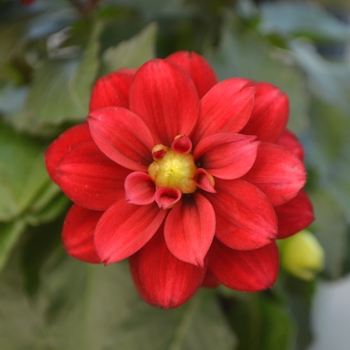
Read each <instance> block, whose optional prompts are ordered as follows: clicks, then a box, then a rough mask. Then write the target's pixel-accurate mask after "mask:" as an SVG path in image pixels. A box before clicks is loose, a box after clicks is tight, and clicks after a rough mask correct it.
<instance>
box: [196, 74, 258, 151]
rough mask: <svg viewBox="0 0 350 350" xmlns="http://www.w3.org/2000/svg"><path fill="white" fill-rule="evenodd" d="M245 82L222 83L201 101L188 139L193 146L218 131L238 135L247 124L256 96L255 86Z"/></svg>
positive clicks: (227, 81) (236, 79)
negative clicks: (194, 126)
mask: <svg viewBox="0 0 350 350" xmlns="http://www.w3.org/2000/svg"><path fill="white" fill-rule="evenodd" d="M248 83H249V80H247V79H239V78H231V79H227V80H224V81H222V82H220V83H218V84H216V85H215V86H214V87H213V88H212V89H211V90H210V91H209V92H208V93H207V94H206V95H205V96H204V97H203V98H202V99H201V103H200V106H201V109H200V114H199V118H198V124H197V126H196V129H195V130H194V132H193V135H192V137H191V139H192V141H193V143H194V144H197V143H198V142H199V141H200V140H201V139H202V138H204V137H205V136H208V135H211V134H215V133H217V132H219V131H224V132H238V131H240V130H241V129H242V128H243V127H244V126H245V125H246V123H247V122H248V120H249V118H250V115H251V112H252V110H253V106H254V94H255V87H249V86H248Z"/></svg>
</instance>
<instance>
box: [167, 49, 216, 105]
mask: <svg viewBox="0 0 350 350" xmlns="http://www.w3.org/2000/svg"><path fill="white" fill-rule="evenodd" d="M166 59H167V60H168V61H171V62H174V63H176V64H177V65H178V66H180V67H182V68H183V69H184V70H185V71H186V72H187V73H188V74H189V75H190V77H191V78H192V80H193V82H194V84H195V85H196V88H197V91H198V95H199V98H202V97H203V96H204V95H205V94H206V93H207V92H208V91H209V90H210V89H211V88H212V87H213V86H214V85H215V84H216V83H217V78H216V74H215V72H214V70H213V68H211V66H210V65H209V63H208V62H207V61H206V60H205V59H204V58H203V57H202V56H200V55H198V54H197V53H195V52H188V51H178V52H175V53H173V54H171V55H170V56H168V57H167V58H166Z"/></svg>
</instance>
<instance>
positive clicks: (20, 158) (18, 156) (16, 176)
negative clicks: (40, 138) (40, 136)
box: [0, 125, 50, 222]
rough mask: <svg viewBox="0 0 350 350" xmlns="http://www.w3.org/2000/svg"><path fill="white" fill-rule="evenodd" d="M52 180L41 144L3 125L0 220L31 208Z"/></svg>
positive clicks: (1, 130) (1, 129)
mask: <svg viewBox="0 0 350 350" xmlns="http://www.w3.org/2000/svg"><path fill="white" fill-rule="evenodd" d="M49 181H50V180H49V177H48V175H47V173H46V170H45V166H44V159H43V149H42V146H40V144H38V143H37V142H36V141H34V140H32V139H30V138H28V137H25V136H23V135H20V134H17V133H15V132H14V131H13V130H12V129H11V128H9V127H8V126H5V125H1V128H0V221H5V222H9V221H11V220H13V219H14V218H15V217H16V216H19V215H20V214H22V213H23V212H24V211H26V210H29V208H30V207H31V205H32V203H33V202H34V201H35V200H36V198H37V197H38V196H39V195H40V194H41V191H43V190H44V188H45V186H46V185H47V183H48V182H49Z"/></svg>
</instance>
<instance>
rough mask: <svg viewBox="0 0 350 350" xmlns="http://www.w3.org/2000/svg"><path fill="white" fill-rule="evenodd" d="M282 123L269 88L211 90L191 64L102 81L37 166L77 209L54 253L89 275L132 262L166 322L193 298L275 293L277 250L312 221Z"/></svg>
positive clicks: (284, 116) (281, 98) (197, 65)
mask: <svg viewBox="0 0 350 350" xmlns="http://www.w3.org/2000/svg"><path fill="white" fill-rule="evenodd" d="M287 120H288V98H287V96H286V95H285V94H284V93H283V92H281V91H280V90H279V89H278V88H276V87H274V86H272V85H270V84H267V83H257V82H254V81H250V80H247V79H238V78H232V79H227V80H224V81H222V82H217V79H216V76H215V73H214V71H213V70H212V68H211V67H210V66H209V64H208V63H207V62H206V61H205V60H204V58H203V57H201V56H199V55H197V54H195V53H187V52H177V53H175V54H173V55H171V56H169V57H168V58H166V59H165V60H162V59H155V60H151V61H148V62H147V63H145V64H144V65H143V66H141V67H140V68H139V69H137V70H120V71H118V72H116V73H112V74H110V75H108V76H105V77H102V78H100V79H99V80H98V81H97V83H96V85H95V86H94V89H93V91H92V96H91V102H90V113H89V117H88V119H87V122H85V123H83V124H82V125H78V126H75V127H73V128H71V129H69V130H67V131H66V132H65V133H63V134H62V135H61V136H60V137H59V138H58V139H57V140H55V141H54V142H53V143H52V145H51V146H50V147H49V149H48V151H47V153H46V166H47V170H48V172H49V174H50V176H51V177H52V179H53V181H55V182H56V183H57V184H58V185H59V186H60V187H61V189H62V190H63V192H64V193H65V194H66V195H67V196H68V197H69V198H70V199H71V200H72V201H73V202H74V204H73V206H72V208H71V209H70V211H69V212H68V215H67V217H66V220H65V223H64V227H63V242H64V246H65V249H66V250H67V252H68V254H70V255H71V256H73V257H75V258H77V259H80V260H83V261H87V262H91V263H104V264H110V263H115V262H118V261H121V260H123V259H126V258H129V263H130V268H131V273H132V276H133V279H134V282H135V285H136V287H137V289H138V291H139V293H140V294H141V296H142V297H143V298H144V299H145V300H146V301H147V302H148V303H150V304H152V305H158V306H161V307H163V308H171V307H176V306H179V305H181V304H183V303H184V302H186V301H187V300H188V299H189V298H190V297H191V296H192V295H193V294H194V293H195V292H196V290H197V289H198V288H199V287H200V286H201V285H204V286H211V287H214V286H217V285H218V284H220V283H221V284H224V285H225V286H227V287H229V288H232V289H236V290H241V291H250V292H253V291H259V290H263V289H266V288H270V287H272V285H273V283H274V282H275V280H276V277H277V273H278V266H279V259H278V250H277V246H276V243H275V240H276V239H278V238H284V237H288V236H290V235H292V234H294V233H296V232H298V231H300V230H301V229H302V228H304V227H306V226H308V225H309V224H310V222H311V221H312V220H313V212H312V206H311V203H310V201H309V199H308V197H307V195H306V193H305V192H304V191H303V190H302V187H303V186H304V184H305V181H306V173H305V169H304V166H303V162H302V158H303V148H302V146H301V144H300V143H299V142H298V140H297V139H296V137H295V136H294V135H293V134H292V133H291V132H289V131H287V130H286V124H287Z"/></svg>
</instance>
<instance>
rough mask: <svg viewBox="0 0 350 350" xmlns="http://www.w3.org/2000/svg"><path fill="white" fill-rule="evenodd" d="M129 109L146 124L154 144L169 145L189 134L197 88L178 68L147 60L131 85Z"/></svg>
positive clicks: (195, 114)
mask: <svg viewBox="0 0 350 350" xmlns="http://www.w3.org/2000/svg"><path fill="white" fill-rule="evenodd" d="M130 108H131V110H132V111H133V112H135V113H136V114H138V115H139V116H140V117H141V118H142V119H143V120H144V122H145V123H146V124H147V126H148V127H149V129H150V131H151V133H152V135H153V137H154V141H155V144H163V145H166V146H170V145H171V143H172V141H173V140H174V138H175V136H177V135H189V134H190V133H191V131H192V129H193V127H194V126H195V124H196V122H197V118H198V111H199V99H198V93H197V89H196V87H195V86H194V83H193V81H192V80H191V78H190V77H189V75H188V74H187V73H186V72H185V71H184V70H183V69H182V68H181V67H179V66H177V65H175V64H174V63H172V62H170V61H164V60H160V59H157V60H152V61H148V62H147V63H145V64H144V65H143V66H141V67H140V68H139V70H138V71H137V73H136V75H135V78H134V80H133V83H132V85H131V90H130Z"/></svg>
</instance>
